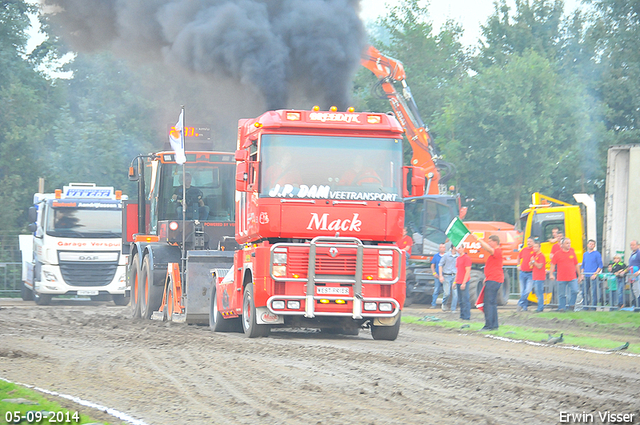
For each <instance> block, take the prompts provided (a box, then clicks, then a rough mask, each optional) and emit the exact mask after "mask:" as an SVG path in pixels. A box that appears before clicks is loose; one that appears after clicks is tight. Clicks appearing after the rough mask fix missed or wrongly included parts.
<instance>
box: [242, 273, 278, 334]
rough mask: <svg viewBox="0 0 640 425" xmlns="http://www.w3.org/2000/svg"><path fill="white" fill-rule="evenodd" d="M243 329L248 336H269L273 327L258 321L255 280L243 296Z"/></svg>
mask: <svg viewBox="0 0 640 425" xmlns="http://www.w3.org/2000/svg"><path fill="white" fill-rule="evenodd" d="M242 330H243V331H244V336H246V337H247V338H256V337H261V336H268V335H269V332H270V331H271V328H270V327H269V326H268V325H260V324H258V323H257V322H256V305H255V302H254V300H253V282H249V283H248V284H247V285H246V286H245V289H244V295H243V297H242Z"/></svg>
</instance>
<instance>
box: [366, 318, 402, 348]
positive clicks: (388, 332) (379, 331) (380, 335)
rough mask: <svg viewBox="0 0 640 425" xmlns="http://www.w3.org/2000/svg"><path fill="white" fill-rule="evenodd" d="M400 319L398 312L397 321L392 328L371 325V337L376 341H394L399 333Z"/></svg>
mask: <svg viewBox="0 0 640 425" xmlns="http://www.w3.org/2000/svg"><path fill="white" fill-rule="evenodd" d="M400 319H402V311H399V312H398V320H396V323H395V325H393V326H376V325H374V324H373V323H371V336H372V337H373V339H375V340H376V341H395V340H396V338H398V333H399V332H400V322H401V320H400Z"/></svg>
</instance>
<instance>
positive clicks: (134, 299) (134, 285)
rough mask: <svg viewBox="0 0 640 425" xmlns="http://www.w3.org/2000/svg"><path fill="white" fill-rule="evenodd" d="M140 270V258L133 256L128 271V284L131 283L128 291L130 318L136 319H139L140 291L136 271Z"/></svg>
mask: <svg viewBox="0 0 640 425" xmlns="http://www.w3.org/2000/svg"><path fill="white" fill-rule="evenodd" d="M139 270H140V256H139V255H138V254H136V255H134V256H133V260H132V261H131V268H130V269H129V282H130V283H131V289H130V294H131V296H130V297H129V298H130V303H131V317H132V318H133V319H137V318H138V317H140V293H139V292H140V291H138V289H139V284H138V280H139V279H138V278H139V275H138V271H139Z"/></svg>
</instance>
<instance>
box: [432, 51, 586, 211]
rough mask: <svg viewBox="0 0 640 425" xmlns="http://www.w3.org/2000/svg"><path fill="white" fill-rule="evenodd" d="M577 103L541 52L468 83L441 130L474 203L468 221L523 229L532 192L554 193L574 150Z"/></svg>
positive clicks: (441, 123) (446, 113) (514, 59)
mask: <svg viewBox="0 0 640 425" xmlns="http://www.w3.org/2000/svg"><path fill="white" fill-rule="evenodd" d="M573 98H575V93H573V92H572V90H571V88H570V87H567V86H566V85H564V84H563V81H562V79H561V78H560V76H559V74H558V72H557V70H556V69H555V67H554V64H553V63H552V62H550V61H549V60H547V59H546V58H544V57H542V56H540V55H539V54H538V53H536V52H534V51H529V52H526V53H525V54H523V55H512V57H511V58H510V60H509V61H508V63H507V64H506V65H504V66H492V67H490V68H488V69H486V70H484V72H482V73H480V74H478V75H476V76H475V77H474V78H471V79H469V80H468V81H466V83H465V84H464V85H463V86H462V87H461V89H460V90H459V91H458V92H457V94H456V97H454V98H452V99H451V102H450V103H449V105H448V106H447V107H446V108H445V109H444V111H443V113H442V115H441V117H440V118H439V120H438V124H437V130H438V133H439V134H441V135H442V136H441V138H440V139H439V140H440V144H441V145H444V146H445V148H444V149H445V152H446V153H447V156H448V157H450V158H455V161H456V165H457V168H458V181H459V182H460V188H461V191H462V192H463V193H464V194H465V195H466V196H467V197H468V198H471V199H474V202H473V204H472V208H471V210H470V212H469V218H471V219H480V220H488V219H492V220H500V221H509V222H514V221H517V218H518V216H519V213H520V210H521V205H522V203H523V202H526V200H527V199H528V198H529V196H530V193H531V192H533V191H538V190H540V188H544V187H551V186H553V184H554V182H553V181H552V180H551V175H552V173H553V172H554V171H555V170H557V169H559V168H563V166H564V163H563V161H562V159H563V155H565V153H566V152H567V150H568V149H571V148H572V147H573V146H574V145H575V137H576V132H575V128H576V126H577V117H576V116H575V115H574V113H573V109H572V105H573V103H572V99H573Z"/></svg>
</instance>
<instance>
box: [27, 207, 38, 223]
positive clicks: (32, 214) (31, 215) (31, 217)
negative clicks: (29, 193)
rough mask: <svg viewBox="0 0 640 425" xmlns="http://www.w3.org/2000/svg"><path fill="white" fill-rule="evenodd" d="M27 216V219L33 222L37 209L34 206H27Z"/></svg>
mask: <svg viewBox="0 0 640 425" xmlns="http://www.w3.org/2000/svg"><path fill="white" fill-rule="evenodd" d="M27 216H28V218H29V221H30V222H31V223H34V224H35V221H36V220H37V219H38V209H37V208H36V207H29V212H28V214H27Z"/></svg>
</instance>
